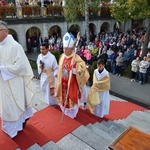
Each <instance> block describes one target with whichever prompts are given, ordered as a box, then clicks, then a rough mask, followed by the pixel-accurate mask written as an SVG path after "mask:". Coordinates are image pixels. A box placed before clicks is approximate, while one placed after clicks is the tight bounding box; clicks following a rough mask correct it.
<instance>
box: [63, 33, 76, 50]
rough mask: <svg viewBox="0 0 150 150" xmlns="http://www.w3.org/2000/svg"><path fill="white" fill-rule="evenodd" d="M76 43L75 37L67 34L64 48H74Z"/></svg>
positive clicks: (64, 38)
mask: <svg viewBox="0 0 150 150" xmlns="http://www.w3.org/2000/svg"><path fill="white" fill-rule="evenodd" d="M74 43H75V38H74V35H73V34H71V33H68V32H67V33H66V34H65V35H64V37H63V47H74Z"/></svg>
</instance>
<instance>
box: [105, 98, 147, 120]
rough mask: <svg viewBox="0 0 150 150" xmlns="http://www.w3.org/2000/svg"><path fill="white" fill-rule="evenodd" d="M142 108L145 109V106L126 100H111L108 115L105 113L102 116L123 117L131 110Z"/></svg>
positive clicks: (140, 109) (141, 109)
mask: <svg viewBox="0 0 150 150" xmlns="http://www.w3.org/2000/svg"><path fill="white" fill-rule="evenodd" d="M143 110H147V108H144V107H141V106H139V105H136V104H133V103H131V102H127V101H115V100H111V102H110V112H109V115H106V116H105V117H104V118H106V119H107V120H117V119H123V118H126V117H127V116H128V115H130V114H131V113H132V112H133V111H143Z"/></svg>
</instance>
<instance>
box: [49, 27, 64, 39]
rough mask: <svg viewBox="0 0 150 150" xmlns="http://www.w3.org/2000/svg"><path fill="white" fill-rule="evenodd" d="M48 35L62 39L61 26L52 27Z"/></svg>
mask: <svg viewBox="0 0 150 150" xmlns="http://www.w3.org/2000/svg"><path fill="white" fill-rule="evenodd" d="M48 34H49V37H50V36H53V37H55V36H60V37H61V29H60V27H59V26H57V25H55V26H52V27H51V28H50V29H49V31H48Z"/></svg>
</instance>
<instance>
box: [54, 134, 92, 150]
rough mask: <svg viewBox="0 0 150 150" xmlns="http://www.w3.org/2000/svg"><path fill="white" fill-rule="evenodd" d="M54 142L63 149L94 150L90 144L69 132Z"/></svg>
mask: <svg viewBox="0 0 150 150" xmlns="http://www.w3.org/2000/svg"><path fill="white" fill-rule="evenodd" d="M56 144H57V145H58V146H59V147H61V149H63V150H94V149H93V148H92V147H91V146H90V145H88V144H86V143H85V142H84V141H82V140H81V139H79V138H78V137H76V136H74V135H73V134H71V133H69V134H68V135H66V136H65V137H63V138H62V139H61V140H59V141H58V142H57V143H56ZM52 150H53V149H52Z"/></svg>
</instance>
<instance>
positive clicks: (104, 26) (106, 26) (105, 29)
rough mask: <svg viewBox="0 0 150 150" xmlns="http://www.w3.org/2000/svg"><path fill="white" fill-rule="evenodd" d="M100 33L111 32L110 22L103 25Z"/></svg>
mask: <svg viewBox="0 0 150 150" xmlns="http://www.w3.org/2000/svg"><path fill="white" fill-rule="evenodd" d="M100 32H109V23H108V22H104V23H103V24H102V25H101V28H100Z"/></svg>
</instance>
